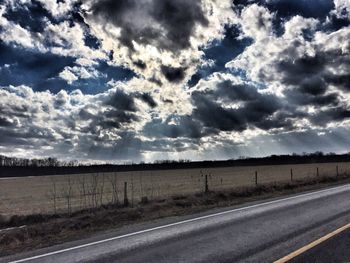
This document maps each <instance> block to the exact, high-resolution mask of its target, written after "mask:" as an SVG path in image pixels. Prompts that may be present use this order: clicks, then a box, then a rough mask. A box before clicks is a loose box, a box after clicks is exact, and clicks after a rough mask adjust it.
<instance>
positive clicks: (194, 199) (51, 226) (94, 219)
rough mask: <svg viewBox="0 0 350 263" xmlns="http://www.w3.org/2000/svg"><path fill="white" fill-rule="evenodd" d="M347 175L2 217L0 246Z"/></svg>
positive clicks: (27, 245) (20, 246)
mask: <svg viewBox="0 0 350 263" xmlns="http://www.w3.org/2000/svg"><path fill="white" fill-rule="evenodd" d="M349 179H350V178H349V176H348V175H347V174H342V175H339V176H334V175H332V176H319V177H314V178H308V179H303V180H301V179H299V180H293V181H291V182H284V183H268V184H259V185H257V186H245V187H236V188H233V189H230V190H222V191H209V192H207V193H204V192H198V193H196V194H186V195H182V194H181V195H174V196H172V197H168V198H165V199H157V198H155V199H153V200H148V199H143V200H142V202H139V203H137V204H135V206H134V207H131V206H129V207H124V206H121V205H118V204H110V205H103V206H101V207H97V208H91V209H85V210H81V211H77V212H71V213H62V214H52V215H44V214H36V215H27V216H24V215H22V216H18V215H16V216H1V217H0V229H5V228H10V227H15V228H13V229H10V230H5V231H0V246H1V248H2V250H1V253H0V256H4V255H6V254H11V253H16V252H19V251H25V250H28V249H33V248H38V247H41V246H43V244H45V246H48V245H53V244H57V243H61V242H64V241H68V240H73V239H79V238H83V237H87V236H89V235H91V233H93V232H96V231H100V230H104V229H110V228H116V227H121V226H123V225H126V224H132V223H136V222H141V221H146V220H153V219H156V218H162V217H167V216H179V215H184V214H191V213H195V212H199V211H204V210H206V209H209V208H213V207H220V206H232V205H236V204H240V203H244V202H247V201H253V200H258V199H263V198H268V197H274V196H280V195H282V194H290V193H294V192H300V191H305V190H310V189H317V188H320V187H322V186H329V185H334V184H338V183H345V182H349ZM94 189H95V188H94ZM20 226H25V227H20Z"/></svg>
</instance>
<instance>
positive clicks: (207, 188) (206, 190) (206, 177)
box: [205, 174, 209, 193]
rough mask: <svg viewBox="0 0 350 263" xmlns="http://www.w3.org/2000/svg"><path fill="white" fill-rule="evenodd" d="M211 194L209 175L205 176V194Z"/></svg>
mask: <svg viewBox="0 0 350 263" xmlns="http://www.w3.org/2000/svg"><path fill="white" fill-rule="evenodd" d="M208 192H209V186H208V175H207V174H206V175H205V193H208Z"/></svg>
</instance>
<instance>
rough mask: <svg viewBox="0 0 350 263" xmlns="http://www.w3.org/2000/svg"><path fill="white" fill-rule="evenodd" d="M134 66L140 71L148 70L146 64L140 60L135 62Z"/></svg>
mask: <svg viewBox="0 0 350 263" xmlns="http://www.w3.org/2000/svg"><path fill="white" fill-rule="evenodd" d="M133 63H134V65H135V66H136V67H138V68H140V69H146V68H147V65H146V63H145V62H143V61H142V60H138V61H134V62H133Z"/></svg>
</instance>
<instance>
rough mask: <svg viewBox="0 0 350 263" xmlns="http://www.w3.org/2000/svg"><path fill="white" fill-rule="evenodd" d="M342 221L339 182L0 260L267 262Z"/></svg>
mask: <svg viewBox="0 0 350 263" xmlns="http://www.w3.org/2000/svg"><path fill="white" fill-rule="evenodd" d="M348 223H350V185H344V186H339V187H334V188H329V189H325V190H321V191H315V192H310V193H305V194H300V195H294V196H289V197H284V198H280V199H274V200H269V201H264V202H261V203H253V204H248V205H245V206H242V207H234V208H230V209H226V210H216V211H211V212H208V213H202V214H197V215H192V216H190V217H184V218H170V219H164V220H160V221H158V222H153V223H150V224H141V225H135V226H131V227H127V228H124V229H120V230H118V231H114V232H110V233H105V234H102V235H99V236H96V237H93V238H91V239H89V240H82V241H78V242H72V243H67V244H64V245H61V246H56V247H52V248H47V249H42V250H39V251H34V252H31V253H26V254H21V255H16V256H15V257H11V258H3V259H0V262H10V261H15V260H18V261H17V262H60V263H61V262H66V263H68V262H118V263H119V262H120V263H123V262H133V263H134V262H142V263H144V262H157V263H159V262H273V261H275V260H277V259H280V258H282V257H283V256H285V255H287V254H289V253H291V252H292V251H295V250H297V249H299V248H300V247H303V246H305V245H306V244H308V243H310V242H312V241H314V240H316V239H318V238H320V237H322V236H324V235H326V234H328V233H329V232H331V231H334V229H337V228H339V227H341V226H343V225H345V224H348ZM313 256H314V257H316V258H317V257H318V256H317V253H316V254H314V255H313ZM297 262H318V261H297ZM328 262H330V261H328ZM331 262H333V261H331Z"/></svg>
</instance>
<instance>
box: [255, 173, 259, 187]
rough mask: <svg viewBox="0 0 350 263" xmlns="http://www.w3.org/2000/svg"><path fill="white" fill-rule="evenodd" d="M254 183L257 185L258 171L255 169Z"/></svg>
mask: <svg viewBox="0 0 350 263" xmlns="http://www.w3.org/2000/svg"><path fill="white" fill-rule="evenodd" d="M255 185H256V186H257V185H258V171H255Z"/></svg>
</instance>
